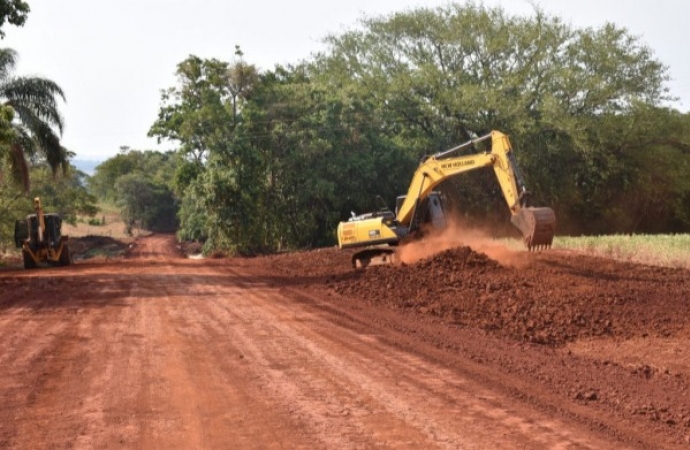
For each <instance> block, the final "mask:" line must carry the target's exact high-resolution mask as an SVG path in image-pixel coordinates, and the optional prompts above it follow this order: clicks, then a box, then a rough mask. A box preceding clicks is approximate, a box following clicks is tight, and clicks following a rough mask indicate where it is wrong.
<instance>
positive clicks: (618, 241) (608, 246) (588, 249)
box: [553, 234, 690, 269]
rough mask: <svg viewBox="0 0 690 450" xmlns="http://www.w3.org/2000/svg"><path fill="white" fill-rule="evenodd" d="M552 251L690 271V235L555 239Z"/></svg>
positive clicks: (561, 237)
mask: <svg viewBox="0 0 690 450" xmlns="http://www.w3.org/2000/svg"><path fill="white" fill-rule="evenodd" d="M553 248H556V249H566V250H576V251H582V252H585V253H588V254H593V255H599V256H605V257H608V258H613V259H617V260H622V261H631V262H637V263H642V264H649V265H656V266H666V267H683V268H686V269H690V234H673V235H669V234H665V235H631V236H628V235H609V236H580V237H567V236H556V237H555V238H554V242H553Z"/></svg>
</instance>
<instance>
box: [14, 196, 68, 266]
mask: <svg viewBox="0 0 690 450" xmlns="http://www.w3.org/2000/svg"><path fill="white" fill-rule="evenodd" d="M34 210H35V211H36V212H35V213H34V214H29V215H28V216H26V219H24V220H17V221H16V222H15V225H14V242H15V244H16V246H17V248H21V249H22V257H23V260H24V268H25V269H33V268H35V267H37V266H38V264H39V263H48V264H52V265H56V266H69V265H70V264H71V263H72V259H71V257H70V252H69V247H68V246H67V240H68V237H67V236H63V235H62V218H61V217H60V215H59V214H56V213H47V214H46V213H44V212H43V207H42V206H41V199H40V198H38V197H36V198H35V199H34Z"/></svg>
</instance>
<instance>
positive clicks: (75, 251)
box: [68, 235, 129, 259]
mask: <svg viewBox="0 0 690 450" xmlns="http://www.w3.org/2000/svg"><path fill="white" fill-rule="evenodd" d="M68 244H69V249H70V252H71V253H72V256H73V257H74V258H76V259H88V258H93V257H98V256H102V257H117V256H121V255H123V254H124V253H125V252H126V251H127V249H128V248H129V244H128V243H127V242H123V241H120V240H117V239H113V238H111V237H109V236H93V235H89V236H83V237H70V238H69V241H68Z"/></svg>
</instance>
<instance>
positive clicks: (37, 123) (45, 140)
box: [0, 49, 70, 190]
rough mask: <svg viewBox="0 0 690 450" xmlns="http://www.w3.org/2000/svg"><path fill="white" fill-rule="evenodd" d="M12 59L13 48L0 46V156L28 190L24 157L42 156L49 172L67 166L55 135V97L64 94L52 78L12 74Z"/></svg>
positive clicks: (60, 125)
mask: <svg viewBox="0 0 690 450" xmlns="http://www.w3.org/2000/svg"><path fill="white" fill-rule="evenodd" d="M16 60H17V54H16V52H15V51H14V50H11V49H0V101H1V102H2V108H1V109H0V157H2V159H3V160H4V162H5V169H6V170H7V171H9V172H10V173H11V174H12V175H13V177H14V179H15V180H16V181H18V182H20V183H23V184H24V187H25V189H27V190H28V182H29V179H28V169H27V164H26V158H27V157H28V158H29V159H32V160H34V161H37V160H39V159H44V160H45V161H46V162H47V163H48V165H49V166H50V168H51V169H52V170H53V172H55V171H56V170H57V169H58V168H62V170H63V172H67V170H68V169H69V157H70V153H69V152H68V151H67V150H66V149H65V148H64V147H62V146H61V145H60V138H59V136H58V133H62V129H63V119H62V116H61V115H60V112H59V110H58V100H59V99H62V100H64V98H65V97H64V93H63V92H62V89H61V88H60V87H59V86H58V85H57V84H56V83H54V82H53V81H50V80H48V79H45V78H40V77H17V76H14V75H13V74H12V72H13V70H14V67H15V64H16Z"/></svg>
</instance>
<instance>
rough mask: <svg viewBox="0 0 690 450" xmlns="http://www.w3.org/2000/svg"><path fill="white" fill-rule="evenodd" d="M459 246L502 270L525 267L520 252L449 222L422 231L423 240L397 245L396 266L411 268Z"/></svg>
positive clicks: (487, 236)
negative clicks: (397, 262)
mask: <svg viewBox="0 0 690 450" xmlns="http://www.w3.org/2000/svg"><path fill="white" fill-rule="evenodd" d="M461 246H467V247H470V248H472V250H474V251H476V252H481V253H484V254H485V255H486V256H488V257H489V258H491V259H493V260H494V261H497V262H498V263H499V264H501V265H504V266H513V267H519V266H522V265H524V264H525V263H526V261H525V258H524V256H525V253H524V251H520V250H512V249H509V248H508V247H506V246H505V245H504V244H501V243H499V242H497V241H496V240H495V239H493V238H491V237H490V236H489V235H488V234H487V233H486V232H483V231H482V230H479V229H473V228H468V227H465V226H462V225H460V224H459V223H457V222H455V221H450V220H449V221H448V223H447V226H446V227H445V228H443V229H442V230H438V229H430V230H425V234H424V238H422V239H418V240H415V241H411V242H409V243H406V244H403V245H401V246H400V247H398V249H397V251H396V253H397V258H398V260H399V261H400V262H402V263H405V264H412V263H414V262H416V261H419V260H421V259H424V258H428V257H430V256H432V255H435V254H437V253H439V252H442V251H444V250H448V249H451V248H455V247H461Z"/></svg>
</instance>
